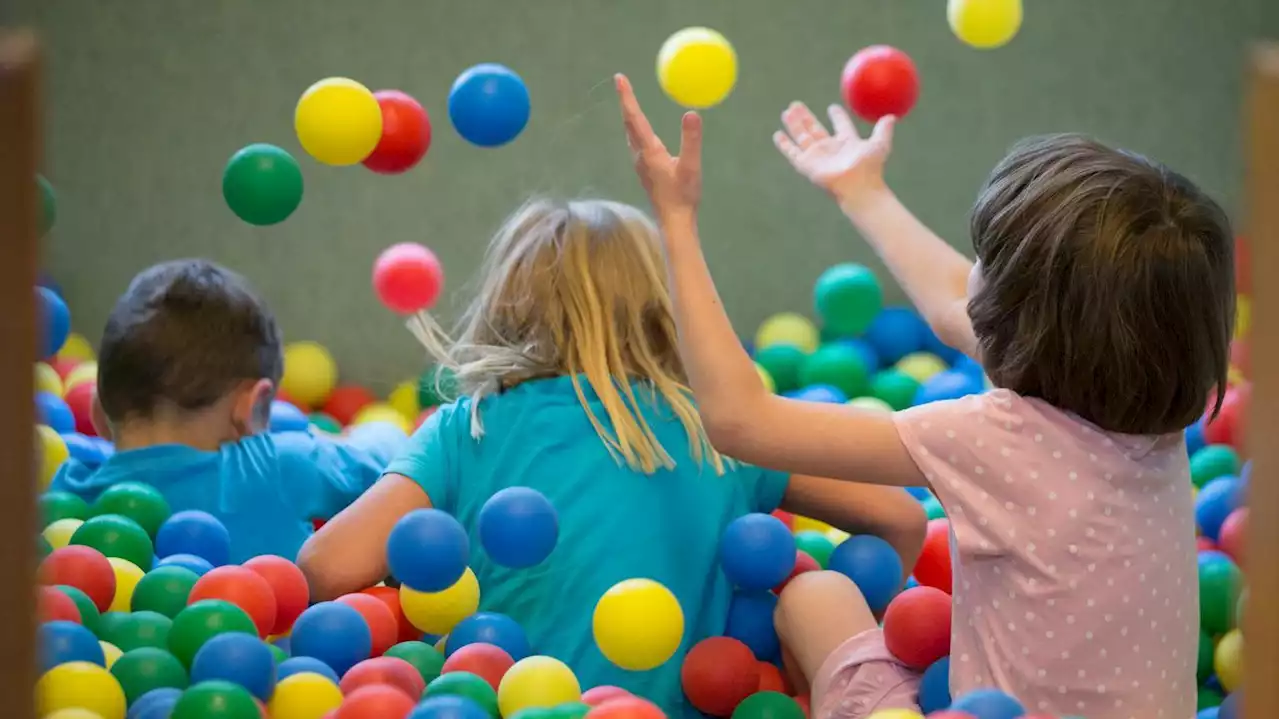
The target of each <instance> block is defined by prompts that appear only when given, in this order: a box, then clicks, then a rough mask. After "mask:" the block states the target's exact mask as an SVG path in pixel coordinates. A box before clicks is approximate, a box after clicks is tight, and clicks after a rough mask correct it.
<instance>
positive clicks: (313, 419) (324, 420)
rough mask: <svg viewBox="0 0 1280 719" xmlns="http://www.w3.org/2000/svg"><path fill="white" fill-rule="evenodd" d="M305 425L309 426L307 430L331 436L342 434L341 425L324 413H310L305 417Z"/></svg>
mask: <svg viewBox="0 0 1280 719" xmlns="http://www.w3.org/2000/svg"><path fill="white" fill-rule="evenodd" d="M307 424H308V425H310V426H309V427H308V429H314V430H317V431H320V432H324V433H325V434H329V435H333V436H338V435H340V434H342V425H341V424H339V422H338V420H336V419H334V418H333V417H330V416H329V415H327V414H325V413H324V412H312V413H311V414H309V415H307Z"/></svg>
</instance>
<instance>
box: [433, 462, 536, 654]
mask: <svg viewBox="0 0 1280 719" xmlns="http://www.w3.org/2000/svg"><path fill="white" fill-rule="evenodd" d="M477 523H478V525H479V528H480V544H481V545H482V546H483V547H484V551H485V552H487V553H488V554H489V558H490V559H492V560H493V561H494V562H496V563H497V564H501V565H502V566H504V567H514V568H516V569H521V568H524V567H532V566H534V565H535V564H540V563H541V562H542V561H543V560H544V559H546V558H547V556H548V555H550V554H551V550H553V549H555V546H556V538H557V537H559V535H560V519H559V517H558V516H557V515H556V508H555V507H553V506H551V502H550V500H548V499H547V498H546V497H545V496H543V494H542V493H541V492H539V491H537V490H535V489H530V488H529V487H507V488H506V489H501V490H499V491H498V492H497V493H495V494H494V495H493V496H492V497H490V498H489V499H488V500H486V501H485V503H484V506H483V507H481V508H480V516H479V519H478V522H477ZM410 586H413V585H412V584H411V585H410ZM508 653H509V652H508ZM512 658H513V659H515V660H516V661H520V659H519V658H517V657H516V656H515V655H512Z"/></svg>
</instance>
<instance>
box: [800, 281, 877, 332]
mask: <svg viewBox="0 0 1280 719" xmlns="http://www.w3.org/2000/svg"><path fill="white" fill-rule="evenodd" d="M883 306H884V293H883V292H881V291H880V280H879V279H877V278H876V275H875V273H874V272H872V271H871V270H869V269H867V268H866V267H863V266H862V265H855V264H852V263H845V264H839V265H835V266H834V267H831V268H829V269H828V270H827V271H826V272H823V273H822V274H821V275H820V276H819V277H818V281H817V283H815V284H814V286H813V308H814V311H816V312H817V314H818V317H820V318H822V327H823V329H824V330H827V329H828V328H830V331H831V332H833V333H834V334H835V335H837V336H840V337H852V336H854V335H860V334H862V333H863V332H865V331H866V330H867V327H869V326H871V320H873V319H875V316H876V315H878V314H880V310H881V308H882V307H883Z"/></svg>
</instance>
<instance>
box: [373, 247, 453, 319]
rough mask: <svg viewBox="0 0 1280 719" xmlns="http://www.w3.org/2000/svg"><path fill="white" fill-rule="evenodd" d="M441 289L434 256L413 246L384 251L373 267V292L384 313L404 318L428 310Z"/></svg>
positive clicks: (441, 274) (441, 278)
mask: <svg viewBox="0 0 1280 719" xmlns="http://www.w3.org/2000/svg"><path fill="white" fill-rule="evenodd" d="M443 288H444V269H443V268H442V267H441V266H440V260H438V259H436V256H435V253H433V252H432V251H431V250H428V249H427V248H426V247H423V246H422V245H419V244H416V243H413V242H401V243H400V244H396V245H392V246H390V247H388V248H387V249H385V250H383V251H382V253H381V254H379V255H378V258H377V259H376V260H374V263H373V291H374V292H375V293H377V295H378V299H379V300H381V301H382V304H384V305H386V307H387V309H389V310H391V311H392V312H398V313H400V314H403V315H408V314H413V313H415V312H423V311H426V310H429V309H431V307H432V306H433V305H435V303H436V300H437V299H439V297H440V291H441V289H443Z"/></svg>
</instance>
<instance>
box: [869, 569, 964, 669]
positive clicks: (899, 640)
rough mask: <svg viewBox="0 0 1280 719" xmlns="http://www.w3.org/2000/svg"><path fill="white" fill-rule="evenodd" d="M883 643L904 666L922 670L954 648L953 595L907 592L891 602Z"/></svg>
mask: <svg viewBox="0 0 1280 719" xmlns="http://www.w3.org/2000/svg"><path fill="white" fill-rule="evenodd" d="M884 641H885V646H886V647H888V649H889V651H890V652H891V653H892V654H893V655H894V656H895V657H897V658H898V660H899V661H901V662H902V663H903V664H906V665H907V666H909V667H911V668H913V669H916V670H917V671H923V670H924V669H926V668H928V666H929V665H930V664H933V663H934V662H936V661H938V660H939V659H941V658H942V657H945V656H946V655H947V653H948V652H949V651H950V649H951V595H949V594H947V593H946V592H944V591H942V590H940V589H934V588H933V587H915V588H913V589H908V590H906V591H904V592H902V593H901V594H899V595H898V596H896V597H894V598H893V600H892V601H890V602H889V606H888V608H887V609H885V613H884Z"/></svg>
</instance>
